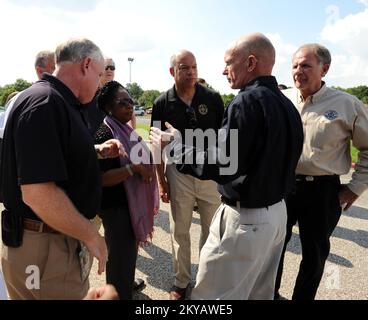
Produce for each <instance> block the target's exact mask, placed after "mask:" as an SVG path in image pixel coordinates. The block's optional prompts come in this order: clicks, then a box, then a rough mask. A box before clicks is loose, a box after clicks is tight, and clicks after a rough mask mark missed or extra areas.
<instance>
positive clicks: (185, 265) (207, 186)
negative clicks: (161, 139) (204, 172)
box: [166, 165, 220, 288]
mask: <svg viewBox="0 0 368 320" xmlns="http://www.w3.org/2000/svg"><path fill="white" fill-rule="evenodd" d="M166 177H167V180H168V183H169V190H170V203H171V215H170V230H171V241H172V251H173V265H174V272H175V282H174V284H175V285H176V286H178V287H180V288H185V287H186V286H187V285H188V284H189V282H190V280H191V258H190V256H191V250H190V249H191V242H190V234H189V230H190V226H191V224H192V217H193V206H194V203H195V202H197V204H198V212H199V215H200V219H201V237H200V244H199V250H201V248H202V247H203V245H204V243H205V242H206V240H207V237H208V233H209V227H210V224H211V221H212V218H213V216H214V214H215V212H216V210H217V209H218V207H219V205H220V194H219V193H218V192H217V184H216V183H215V182H214V181H202V180H199V179H196V178H194V177H192V176H190V175H185V174H181V173H179V172H178V171H177V170H176V167H175V166H174V165H168V166H167V167H166Z"/></svg>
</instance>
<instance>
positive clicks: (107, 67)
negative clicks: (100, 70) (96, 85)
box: [105, 66, 115, 71]
mask: <svg viewBox="0 0 368 320" xmlns="http://www.w3.org/2000/svg"><path fill="white" fill-rule="evenodd" d="M109 69H110V70H111V71H115V66H106V67H105V71H107V70H109Z"/></svg>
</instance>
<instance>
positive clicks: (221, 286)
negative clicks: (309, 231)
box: [151, 33, 303, 300]
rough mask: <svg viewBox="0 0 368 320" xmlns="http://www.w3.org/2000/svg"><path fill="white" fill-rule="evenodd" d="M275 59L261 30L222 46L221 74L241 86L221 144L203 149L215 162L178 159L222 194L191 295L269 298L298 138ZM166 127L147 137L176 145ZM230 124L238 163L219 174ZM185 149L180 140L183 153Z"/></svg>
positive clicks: (300, 132) (233, 157)
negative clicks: (229, 171) (276, 75)
mask: <svg viewBox="0 0 368 320" xmlns="http://www.w3.org/2000/svg"><path fill="white" fill-rule="evenodd" d="M274 63H275V49H274V47H273V45H272V43H271V42H270V40H269V39H267V38H266V37H265V36H264V35H262V34H260V33H252V34H249V35H246V36H243V37H241V38H240V39H239V40H238V41H236V42H235V43H234V44H233V45H231V47H230V48H229V49H228V50H227V51H226V52H225V70H224V75H225V76H226V77H227V79H228V81H229V83H230V87H231V88H232V89H240V92H239V94H238V95H237V96H236V97H235V98H234V100H233V101H232V102H231V104H230V105H229V107H228V108H227V109H226V111H225V117H224V122H223V127H222V130H223V132H225V133H223V134H219V136H218V137H219V143H218V148H219V150H216V148H208V149H207V150H206V152H205V158H206V159H213V158H215V159H217V163H216V165H210V164H209V163H206V162H205V163H204V164H203V163H202V164H201V163H195V164H194V165H191V164H186V163H184V164H183V165H181V164H178V165H177V169H178V171H179V172H181V173H187V174H191V175H194V176H197V177H200V178H201V179H212V180H215V181H216V182H217V183H218V184H219V185H218V189H219V191H220V193H221V196H222V197H221V199H222V202H223V204H222V205H221V206H220V207H219V209H218V210H217V212H216V214H215V216H214V218H213V220H212V223H211V227H210V233H209V236H208V239H207V242H206V243H205V245H204V246H203V248H202V251H201V254H200V258H199V267H198V274H197V279H196V286H195V288H194V289H193V292H192V298H193V299H205V300H215V299H226V300H229V299H234V300H247V299H252V300H254V299H260V300H271V299H273V294H274V284H275V278H276V271H277V266H278V261H279V259H280V256H281V252H282V248H283V244H284V237H285V229H286V206H285V203H284V198H285V196H286V195H287V194H288V193H289V192H290V190H291V189H292V186H293V183H294V180H295V177H294V174H295V167H296V164H297V162H298V159H299V157H300V153H301V149H302V144H303V130H302V124H301V120H300V116H299V114H298V112H297V110H296V109H295V107H294V106H293V104H292V103H291V102H290V100H288V99H287V98H286V97H285V96H284V95H283V94H282V93H281V91H280V90H279V88H278V86H277V81H276V79H275V78H274V77H273V76H271V74H272V69H273V66H274ZM168 127H169V132H166V133H162V132H159V131H158V130H157V129H155V128H152V129H151V138H152V141H153V143H154V144H157V141H159V140H161V139H162V138H163V139H164V140H166V141H167V139H169V140H170V138H171V137H170V135H171V136H173V137H174V142H172V144H173V145H174V146H173V147H174V150H180V151H182V147H181V146H180V143H179V142H177V140H176V139H175V137H176V133H177V132H175V131H177V130H174V129H173V128H172V127H171V126H170V125H168ZM233 130H235V131H236V133H237V138H238V139H237V153H236V152H234V153H235V154H233V153H231V154H230V158H231V161H233V162H236V164H237V170H236V172H234V173H232V174H223V173H222V170H221V169H222V168H224V164H223V163H222V161H221V158H220V157H219V156H218V155H219V154H228V152H229V151H230V150H228V147H226V146H230V145H231V139H233V134H232V131H233ZM176 144H178V147H176V146H175V145H176ZM231 151H233V150H231ZM190 152H191V150H190V148H188V147H187V146H186V149H185V156H187V154H188V153H190ZM213 153H216V154H213ZM271 159H272V160H271ZM180 160H181V159H180ZM270 161H272V163H270Z"/></svg>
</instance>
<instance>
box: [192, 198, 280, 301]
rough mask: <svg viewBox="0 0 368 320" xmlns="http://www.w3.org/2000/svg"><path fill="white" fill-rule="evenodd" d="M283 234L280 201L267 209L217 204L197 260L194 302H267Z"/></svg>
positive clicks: (272, 284)
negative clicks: (218, 206)
mask: <svg viewBox="0 0 368 320" xmlns="http://www.w3.org/2000/svg"><path fill="white" fill-rule="evenodd" d="M285 232H286V206H285V203H284V201H282V202H279V203H277V204H275V205H273V206H271V207H269V208H259V209H245V208H240V207H239V206H238V207H237V208H236V207H230V206H228V205H221V207H220V208H219V210H218V211H217V212H216V215H215V217H214V220H213V222H212V225H211V228H210V235H209V236H208V239H207V242H206V244H205V245H204V247H203V249H202V251H201V255H200V258H199V269H198V274H197V281H196V286H195V288H194V289H193V291H192V299H193V300H200V299H204V300H216V299H220V300H248V299H249V300H272V299H273V297H274V286H275V279H276V273H277V267H278V264H279V260H280V256H281V252H282V248H283V244H284V239H285Z"/></svg>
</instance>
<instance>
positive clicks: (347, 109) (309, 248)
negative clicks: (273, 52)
mask: <svg viewBox="0 0 368 320" xmlns="http://www.w3.org/2000/svg"><path fill="white" fill-rule="evenodd" d="M330 64H331V55H330V52H329V51H328V49H326V48H325V47H323V46H321V45H318V44H307V45H304V46H302V47H301V48H299V49H298V50H297V52H296V53H295V54H294V56H293V63H292V74H293V80H294V83H295V87H296V88H293V89H288V90H284V91H283V93H284V94H285V95H286V96H287V97H288V98H289V99H290V100H291V101H292V102H293V103H294V104H295V106H296V107H297V109H298V110H299V112H300V114H301V117H302V122H303V128H304V145H303V152H302V155H301V158H300V160H299V164H298V166H297V169H296V186H295V191H294V192H293V193H292V194H291V195H290V196H289V197H288V199H287V209H288V223H287V234H286V240H285V245H284V251H283V255H282V257H281V261H280V265H279V270H278V275H277V279H276V286H275V299H277V298H279V297H280V296H279V294H278V289H279V288H280V283H281V276H282V266H283V260H284V253H285V249H286V246H287V243H288V242H289V240H290V238H291V235H292V228H293V226H294V225H295V224H296V222H298V225H299V231H300V240H301V245H302V255H303V260H302V262H301V264H300V269H299V274H298V277H297V280H296V284H295V287H294V293H293V299H295V300H301V299H302V300H312V299H314V297H315V295H316V293H317V289H318V286H319V283H320V281H321V278H322V275H323V270H324V265H325V261H326V259H327V257H328V255H329V252H330V241H329V238H330V236H331V234H332V232H333V231H334V229H335V227H336V225H337V223H338V221H339V219H340V216H341V210H342V207H343V208H344V210H348V209H349V208H350V206H351V205H352V204H353V203H354V201H355V200H356V199H357V198H358V197H359V196H360V195H361V194H362V193H363V192H364V191H365V190H366V188H367V186H368V109H367V108H366V106H365V105H364V104H363V103H362V102H361V101H359V100H358V99H357V98H356V97H354V96H351V95H349V94H347V93H344V92H341V91H338V90H334V89H331V88H327V87H326V84H325V83H324V82H323V81H322V78H323V77H324V76H325V75H326V74H327V72H328V70H329V68H330ZM350 141H352V143H353V145H354V146H355V147H356V148H357V149H358V150H359V155H358V162H357V164H356V167H355V172H354V174H353V177H352V180H351V181H350V182H349V183H348V184H347V185H341V184H340V178H339V176H340V175H342V174H346V173H348V172H349V170H350V168H351V156H350Z"/></svg>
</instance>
